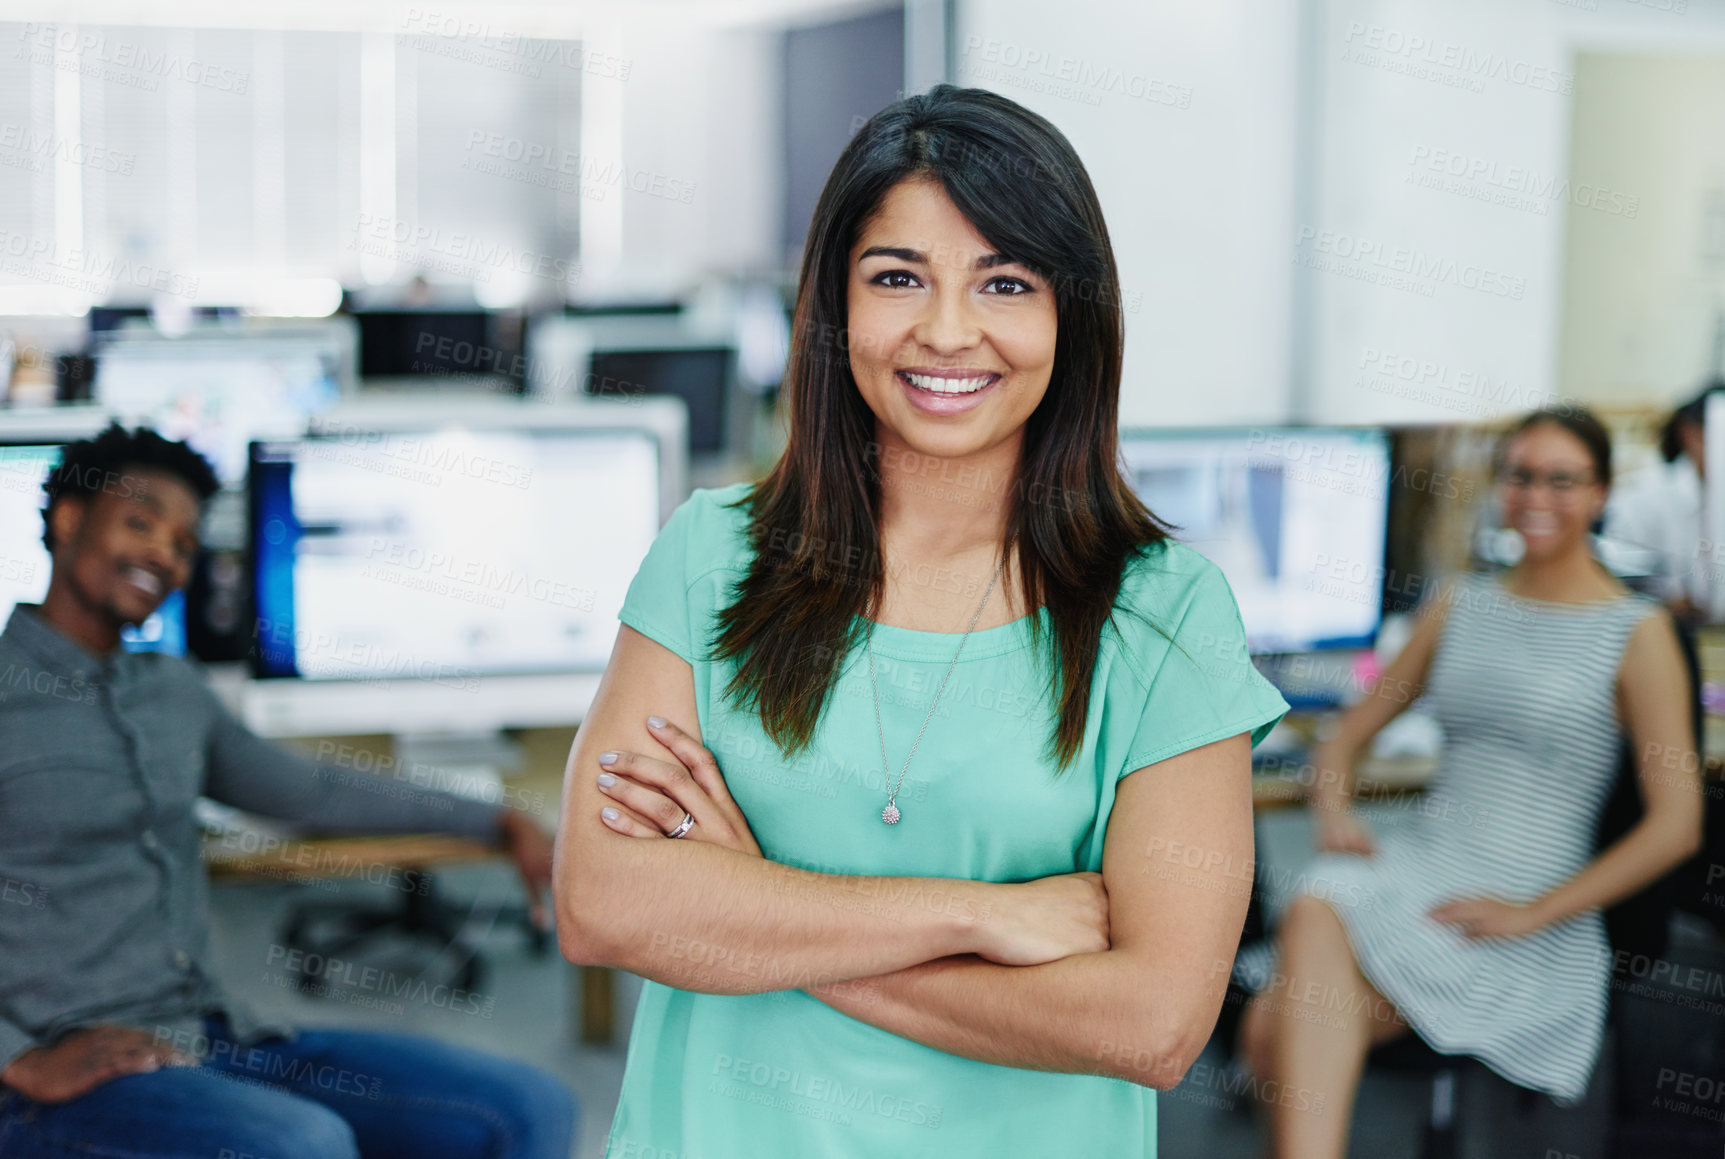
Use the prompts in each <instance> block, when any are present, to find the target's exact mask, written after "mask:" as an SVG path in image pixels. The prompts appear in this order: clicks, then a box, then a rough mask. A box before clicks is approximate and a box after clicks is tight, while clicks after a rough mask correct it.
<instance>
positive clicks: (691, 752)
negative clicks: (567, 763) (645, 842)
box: [599, 717, 761, 857]
mask: <svg viewBox="0 0 1725 1159" xmlns="http://www.w3.org/2000/svg"><path fill="white" fill-rule="evenodd" d="M655 719H657V718H656V717H648V718H647V731H648V732H650V733H652V734H653V736H654V738H655V739H656V740H658V742H659V743H660V744H662V745H664V746H665V747H666V748H668V749H670V750H671V755H672V756H674V757H676V758H677V759H676V760H675V761H661V760H656V759H654V758H653V757H648V756H642V755H641V754H640V753H630V752H616V753H601V754H599V755H600V756H601V757H602V758H603V757H606V756H614V757H615V759H614V760H612V761H610V762H609V763H606V762H605V761H603V760H601V762H600V768H601V769H602V770H603V771H601V772H600V774H599V791H600V792H601V793H604V794H605V795H606V796H607V797H609V798H610V799H611V802H612V803H611V804H610V805H609V806H607V807H606V808H604V809H602V810H601V811H600V813H599V819H600V820H601V821H603V822H604V823H605V826H606V827H607V828H609V829H612V830H615V831H616V832H618V833H621V834H623V835H624V836H625V837H660V838H662V837H666V836H668V835H669V834H670V833H671V831H672V830H673V829H675V828H676V827H677V826H678V825H679V824H681V823H682V820H683V815H684V814H688V815H689V816H691V817H693V818H694V819H695V824H694V826H693V827H692V828H690V829H689V831H688V832H687V833H685V834H684V835H683V836H682V837H681V838H680V840H683V841H704V842H706V843H707V844H709V845H719V846H723V847H724V848H726V849H732V850H735V851H736V852H738V853H747V854H750V855H752V856H754V857H759V856H761V847H760V846H759V845H758V844H756V843H755V834H754V832H753V831H752V830H751V829H750V828H749V821H748V818H746V817H744V816H743V811H742V809H740V808H739V807H738V806H737V803H736V802H735V801H733V800H732V799H731V791H730V790H729V789H728V788H726V787H725V778H724V774H722V773H720V772H719V762H718V761H716V760H714V759H713V754H712V753H711V752H709V751H708V750H707V749H705V748H703V747H702V746H701V744H700V743H699V742H698V741H696V740H695V739H694V738H693V737H691V736H690V735H689V734H688V733H686V732H684V731H683V730H682V729H680V728H678V727H677V726H676V725H674V724H672V723H670V722H669V721H662V722H661V723H659V724H654V723H653V721H654V720H655ZM607 781H609V783H607Z"/></svg>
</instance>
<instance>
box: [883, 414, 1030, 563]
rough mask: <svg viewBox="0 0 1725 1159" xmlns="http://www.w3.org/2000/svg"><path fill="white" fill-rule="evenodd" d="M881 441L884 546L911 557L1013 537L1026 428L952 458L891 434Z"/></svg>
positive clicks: (957, 554)
mask: <svg viewBox="0 0 1725 1159" xmlns="http://www.w3.org/2000/svg"><path fill="white" fill-rule="evenodd" d="M876 439H877V442H878V444H879V446H880V447H881V456H880V462H879V470H880V477H881V486H880V497H881V550H882V551H883V552H884V553H886V554H887V556H888V557H889V558H892V557H894V556H897V557H898V558H899V559H901V560H903V561H906V562H919V563H920V562H926V561H929V560H955V559H959V558H961V557H965V556H968V555H973V554H986V555H988V557H989V560H990V562H991V563H992V562H993V558H994V556H995V555H996V554H997V553H998V551H999V548H1000V545H1001V543H1002V542H1003V541H1004V540H1005V538H1006V519H1007V515H1008V513H1009V512H1010V510H1011V506H1012V504H1011V496H1012V488H1013V484H1014V481H1015V480H1016V478H1017V474H1018V456H1019V448H1020V446H1021V445H1022V442H1023V434H1022V432H1020V433H1019V435H1018V436H1017V437H1015V438H1012V439H1008V440H1006V441H1005V442H1002V443H1001V444H999V445H998V446H994V447H990V448H988V449H986V450H983V451H979V452H977V453H976V454H973V455H965V456H956V457H951V458H943V457H937V456H934V455H926V454H922V453H920V452H918V451H914V450H912V449H911V448H909V447H908V446H906V445H905V444H904V443H903V442H901V441H899V440H897V439H896V438H894V437H893V436H891V434H890V433H889V432H886V431H878V432H877V435H876Z"/></svg>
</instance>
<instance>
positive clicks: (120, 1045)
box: [0, 1026, 198, 1103]
mask: <svg viewBox="0 0 1725 1159" xmlns="http://www.w3.org/2000/svg"><path fill="white" fill-rule="evenodd" d="M197 1065H198V1060H197V1059H196V1058H194V1057H193V1056H191V1055H189V1054H183V1053H181V1052H180V1051H177V1050H174V1049H172V1048H171V1047H169V1046H168V1045H166V1044H165V1043H162V1042H159V1041H157V1040H156V1039H154V1038H152V1037H151V1036H150V1035H148V1034H146V1033H145V1032H144V1031H142V1030H137V1029H135V1028H133V1027H130V1026H94V1027H91V1028H90V1029H88V1030H80V1031H77V1032H75V1033H73V1034H71V1035H69V1036H67V1037H66V1038H63V1039H61V1040H60V1042H59V1043H57V1044H56V1045H54V1046H50V1047H44V1046H39V1047H36V1048H35V1049H34V1050H27V1051H25V1052H24V1053H23V1054H21V1055H19V1056H18V1057H17V1058H15V1059H13V1060H12V1064H11V1065H10V1066H8V1067H7V1068H6V1069H5V1070H4V1071H0V1083H5V1084H6V1085H7V1086H9V1087H11V1088H12V1089H13V1090H15V1091H17V1092H18V1093H19V1094H21V1095H23V1096H25V1097H26V1098H30V1099H34V1100H36V1101H37V1102H38V1103H63V1102H66V1101H67V1100H68V1099H75V1098H77V1097H78V1096H80V1095H85V1094H89V1093H90V1092H91V1091H93V1090H95V1089H96V1088H97V1087H99V1086H101V1085H102V1084H103V1083H105V1082H107V1081H108V1080H109V1079H117V1078H119V1077H120V1076H121V1075H129V1074H147V1073H149V1072H150V1071H153V1070H159V1069H161V1068H162V1067H164V1066H197Z"/></svg>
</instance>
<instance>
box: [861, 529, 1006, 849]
mask: <svg viewBox="0 0 1725 1159" xmlns="http://www.w3.org/2000/svg"><path fill="white" fill-rule="evenodd" d="M1005 566H1006V556H1005V555H1002V556H1001V557H1000V562H999V563H997V564H995V565H994V579H991V580H989V581H988V590H987V591H985V592H983V593H982V603H980V604H978V605H976V615H974V616H972V617H970V627H968V628H966V629H965V630H964V636H963V638H962V639H960V640H959V642H958V651H957V652H954V653H953V654H952V663H950V664H948V665H947V666H946V675H945V676H942V677H941V678H940V687H939V688H937V689H935V692H934V703H933V704H930V705H929V706H928V715H927V716H925V717H923V718H922V727H921V728H919V729H917V730H916V739H915V740H914V741H912V742H911V745H910V752H908V753H906V754H905V755H904V766H903V767H902V768H900V769H899V771H898V780H896V781H895V780H893V779H892V765H891V764H889V763H888V762H887V759H886V726H885V725H883V724H882V723H881V719H880V681H879V680H877V679H876V678H875V674H874V622H873V621H872V620H871V621H870V622H869V628H868V679H869V686H870V687H872V688H873V689H874V725H875V730H876V731H877V732H878V733H880V767H881V773H882V774H883V775H884V776H885V777H886V781H887V793H886V808H884V809H882V810H881V811H880V819H881V820H882V821H885V822H886V823H887V824H888V825H897V824H898V819H899V817H900V816H902V814H900V813H899V811H898V791H899V789H901V788H903V787H904V774H905V772H906V771H907V770H908V769H909V768H910V758H911V757H914V756H915V755H916V746H917V745H919V744H921V743H922V734H923V733H924V732H926V731H927V730H928V722H929V721H931V720H933V719H934V710H935V706H936V705H938V704H939V703H940V694H941V693H943V692H945V691H946V682H947V681H948V680H950V679H951V678H952V670H953V669H954V668H956V667H958V658H959V656H960V655H961V654H963V652H964V643H965V641H966V640H969V639H970V633H971V631H972V630H974V629H975V627H976V622H977V621H978V620H980V619H982V609H983V608H985V607H987V606H988V597H989V596H991V595H993V594H994V585H995V583H997V582H998V581H999V579H1000V569H1001V568H1003V567H1005Z"/></svg>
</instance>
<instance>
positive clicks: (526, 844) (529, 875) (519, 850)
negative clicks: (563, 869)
mask: <svg viewBox="0 0 1725 1159" xmlns="http://www.w3.org/2000/svg"><path fill="white" fill-rule="evenodd" d="M497 827H498V829H499V830H500V831H501V832H502V834H503V848H504V849H506V850H508V851H509V856H510V858H511V860H513V861H514V862H515V872H516V873H518V874H520V875H521V884H522V886H523V887H524V888H525V889H526V890H527V904H528V907H529V912H530V913H531V915H532V918H533V924H534V925H535V926H537V927H538V928H539V929H545V928H546V922H545V891H546V890H547V889H549V888H551V837H550V836H549V835H548V834H547V833H546V832H545V830H543V829H541V828H539V826H538V825H536V824H534V822H533V818H531V817H529V816H528V815H527V814H526V813H519V812H516V811H515V810H513V809H505V810H504V811H503V815H502V816H501V817H499V818H498V821H497Z"/></svg>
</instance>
